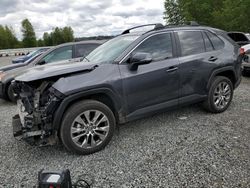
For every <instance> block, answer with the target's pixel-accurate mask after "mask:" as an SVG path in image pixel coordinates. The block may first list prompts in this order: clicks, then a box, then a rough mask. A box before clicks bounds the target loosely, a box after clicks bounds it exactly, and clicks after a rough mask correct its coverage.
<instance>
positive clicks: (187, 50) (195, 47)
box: [178, 31, 206, 56]
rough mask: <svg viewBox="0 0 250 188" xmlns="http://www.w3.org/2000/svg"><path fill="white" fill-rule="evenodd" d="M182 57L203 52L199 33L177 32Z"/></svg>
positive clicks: (203, 46)
mask: <svg viewBox="0 0 250 188" xmlns="http://www.w3.org/2000/svg"><path fill="white" fill-rule="evenodd" d="M178 36H179V39H180V44H181V52H182V56H188V55H194V54H199V53H203V52H205V51H206V50H205V45H204V41H203V37H202V33H201V32H200V31H178Z"/></svg>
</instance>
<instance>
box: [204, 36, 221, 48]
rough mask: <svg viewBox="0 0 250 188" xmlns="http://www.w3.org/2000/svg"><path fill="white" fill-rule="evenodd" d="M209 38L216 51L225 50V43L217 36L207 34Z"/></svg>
mask: <svg viewBox="0 0 250 188" xmlns="http://www.w3.org/2000/svg"><path fill="white" fill-rule="evenodd" d="M206 34H207V36H208V38H209V39H210V41H211V42H212V44H213V46H214V49H215V50H220V49H222V48H224V42H223V41H222V40H221V39H220V38H219V37H218V36H216V35H215V34H213V33H211V32H206Z"/></svg>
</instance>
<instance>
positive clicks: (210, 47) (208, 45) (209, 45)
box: [202, 33, 214, 52]
mask: <svg viewBox="0 0 250 188" xmlns="http://www.w3.org/2000/svg"><path fill="white" fill-rule="evenodd" d="M202 35H203V39H204V43H205V48H206V51H207V52H210V51H213V50H214V47H213V45H212V43H211V41H210V39H209V38H208V36H207V35H206V34H205V33H202Z"/></svg>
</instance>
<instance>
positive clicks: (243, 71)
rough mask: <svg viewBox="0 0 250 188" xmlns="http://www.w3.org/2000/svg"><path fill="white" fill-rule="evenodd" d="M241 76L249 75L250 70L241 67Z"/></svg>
mask: <svg viewBox="0 0 250 188" xmlns="http://www.w3.org/2000/svg"><path fill="white" fill-rule="evenodd" d="M242 76H244V77H249V76H250V71H246V70H245V69H243V70H242Z"/></svg>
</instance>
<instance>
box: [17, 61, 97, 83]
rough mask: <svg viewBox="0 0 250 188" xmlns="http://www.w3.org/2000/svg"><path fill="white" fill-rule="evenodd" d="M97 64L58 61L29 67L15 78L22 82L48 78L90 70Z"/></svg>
mask: <svg viewBox="0 0 250 188" xmlns="http://www.w3.org/2000/svg"><path fill="white" fill-rule="evenodd" d="M96 66H97V64H93V63H90V62H70V63H69V62H68V61H66V62H59V63H51V64H47V65H42V66H37V67H32V68H29V69H27V70H25V71H23V72H22V74H21V75H19V76H17V77H16V78H15V80H17V81H22V82H30V81H35V80H41V79H44V78H50V77H55V76H60V75H66V74H71V73H77V72H82V71H91V70H93V69H95V68H96Z"/></svg>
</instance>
